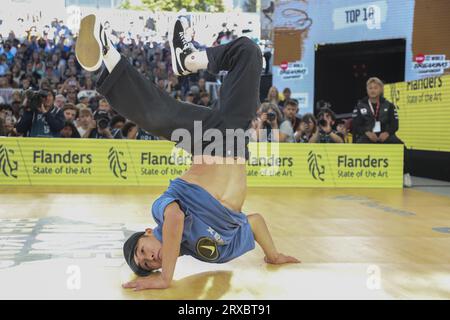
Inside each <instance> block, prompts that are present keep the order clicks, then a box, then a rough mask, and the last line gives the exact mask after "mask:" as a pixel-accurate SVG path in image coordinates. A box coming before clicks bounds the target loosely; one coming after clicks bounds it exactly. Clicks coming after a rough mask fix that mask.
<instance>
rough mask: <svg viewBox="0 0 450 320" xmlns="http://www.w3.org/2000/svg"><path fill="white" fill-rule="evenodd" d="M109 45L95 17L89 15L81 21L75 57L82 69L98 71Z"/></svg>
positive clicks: (103, 30)
mask: <svg viewBox="0 0 450 320" xmlns="http://www.w3.org/2000/svg"><path fill="white" fill-rule="evenodd" d="M109 43H110V42H109V40H108V37H107V36H106V33H105V29H104V28H103V26H102V24H101V23H100V21H99V19H98V18H97V17H96V16H95V15H93V14H90V15H88V16H86V17H84V18H83V19H81V22H80V32H79V34H78V39H77V42H76V46H75V55H76V57H77V60H78V62H79V63H80V65H81V66H82V67H83V69H85V70H87V71H95V70H97V69H99V68H100V66H101V65H102V55H105V54H106V53H107V52H108V50H109Z"/></svg>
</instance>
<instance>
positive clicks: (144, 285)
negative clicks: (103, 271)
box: [122, 275, 169, 291]
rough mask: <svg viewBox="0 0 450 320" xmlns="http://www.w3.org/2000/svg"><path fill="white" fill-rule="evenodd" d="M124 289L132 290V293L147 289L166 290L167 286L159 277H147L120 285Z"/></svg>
mask: <svg viewBox="0 0 450 320" xmlns="http://www.w3.org/2000/svg"><path fill="white" fill-rule="evenodd" d="M122 287H123V288H125V289H131V288H132V289H134V291H139V290H147V289H167V288H168V287H169V285H168V284H167V282H166V281H164V279H163V278H162V276H161V275H157V276H148V277H145V278H138V279H136V280H133V281H130V282H127V283H124V284H123V285H122Z"/></svg>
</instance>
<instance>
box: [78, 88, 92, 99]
mask: <svg viewBox="0 0 450 320" xmlns="http://www.w3.org/2000/svg"><path fill="white" fill-rule="evenodd" d="M89 96H90V95H89V93H88V92H86V91H84V90H83V91H80V92H79V93H78V100H81V99H84V98H89Z"/></svg>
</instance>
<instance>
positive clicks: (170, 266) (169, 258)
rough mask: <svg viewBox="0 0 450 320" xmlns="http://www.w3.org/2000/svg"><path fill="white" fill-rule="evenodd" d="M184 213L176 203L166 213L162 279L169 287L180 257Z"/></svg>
mask: <svg viewBox="0 0 450 320" xmlns="http://www.w3.org/2000/svg"><path fill="white" fill-rule="evenodd" d="M183 227H184V213H183V211H181V209H180V207H179V205H178V204H177V203H176V202H172V203H171V204H169V205H168V206H167V207H166V210H165V211H164V223H163V246H162V273H161V277H162V279H163V281H164V283H165V284H166V285H167V287H169V286H170V283H171V282H172V278H173V273H174V271H175V265H176V263H177V258H178V256H179V255H180V245H181V238H182V236H183Z"/></svg>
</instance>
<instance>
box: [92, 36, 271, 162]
mask: <svg viewBox="0 0 450 320" xmlns="http://www.w3.org/2000/svg"><path fill="white" fill-rule="evenodd" d="M206 54H207V56H208V71H209V72H211V73H213V74H217V73H218V72H219V71H221V70H225V71H228V74H227V76H226V77H225V80H224V82H223V84H222V86H221V88H220V97H219V99H217V101H216V103H215V104H214V105H213V106H212V107H211V108H208V107H203V106H199V105H193V104H189V103H185V102H181V101H178V100H176V99H174V98H172V97H171V96H170V95H169V94H168V93H167V92H165V91H163V90H161V89H159V88H158V87H157V86H156V85H155V84H154V83H152V82H151V81H150V80H148V79H146V78H145V77H144V76H143V75H141V74H140V73H139V72H138V71H137V70H135V69H134V68H133V67H132V66H131V65H130V64H129V63H128V62H127V60H126V59H125V58H124V57H122V58H121V60H120V62H119V63H118V64H117V65H116V67H115V68H114V69H113V70H112V72H111V73H109V72H108V71H107V70H106V69H104V70H103V71H102V73H101V75H100V78H99V80H98V83H97V90H98V92H99V93H101V94H102V95H104V96H105V98H106V99H107V100H108V102H109V103H110V104H111V106H112V108H113V109H114V110H116V111H117V112H118V113H120V114H121V115H123V116H125V117H126V118H128V119H130V120H131V121H133V122H135V123H136V124H137V125H138V126H139V127H141V128H143V129H145V130H147V131H149V132H150V133H152V134H153V135H155V136H160V137H163V138H165V139H167V140H171V141H174V142H176V143H177V146H178V147H181V148H183V149H185V150H187V151H188V152H190V153H191V154H200V153H202V152H203V149H204V148H205V147H206V146H207V145H208V144H210V142H206V143H205V142H203V143H201V144H200V145H201V148H200V150H199V149H198V148H194V144H195V143H198V137H195V138H194V121H202V131H203V132H204V131H205V130H208V129H213V128H214V129H219V130H220V132H221V133H222V134H223V135H224V139H225V138H226V136H225V134H226V132H225V130H226V129H242V130H244V131H245V130H247V129H248V128H249V127H250V124H251V121H252V119H253V118H254V117H255V116H256V109H257V107H258V102H259V83H260V79H261V70H262V54H261V50H260V49H259V47H258V46H257V45H256V44H255V43H254V42H253V41H252V40H250V39H249V38H246V37H241V38H238V39H236V40H234V41H232V42H230V43H228V44H226V45H223V46H218V47H212V48H207V49H206ZM176 129H185V130H187V132H189V134H190V137H191V141H183V139H180V138H173V137H172V133H173V132H174V131H175V130H176ZM200 138H201V137H200ZM211 140H212V141H214V140H213V139H211ZM214 142H216V141H214ZM217 145H220V146H221V147H222V148H221V149H220V153H221V154H216V153H214V152H213V154H216V155H223V156H231V155H233V156H244V155H246V157H247V156H248V154H247V153H248V152H245V154H244V151H245V150H247V148H245V150H241V149H236V145H235V147H234V150H226V146H222V144H217ZM224 145H225V143H224ZM231 151H233V152H231ZM230 152H231V153H230Z"/></svg>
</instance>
